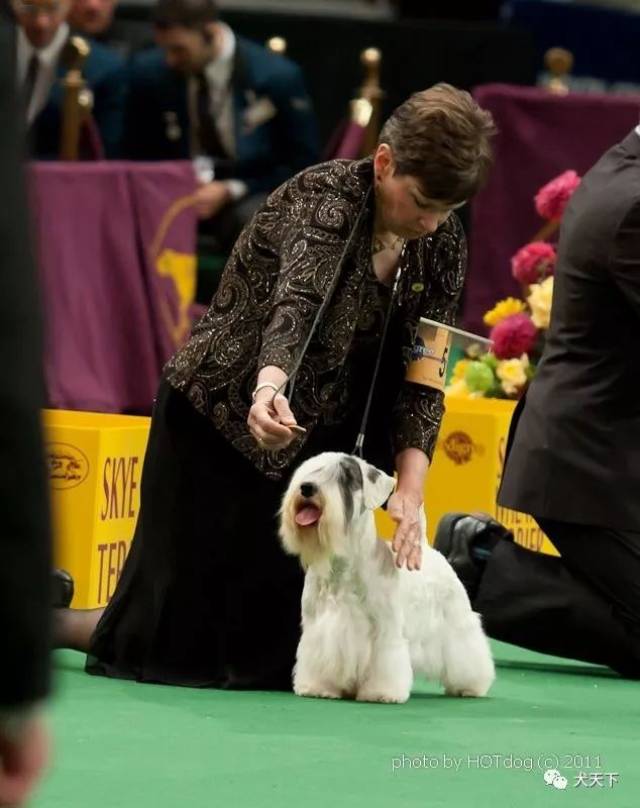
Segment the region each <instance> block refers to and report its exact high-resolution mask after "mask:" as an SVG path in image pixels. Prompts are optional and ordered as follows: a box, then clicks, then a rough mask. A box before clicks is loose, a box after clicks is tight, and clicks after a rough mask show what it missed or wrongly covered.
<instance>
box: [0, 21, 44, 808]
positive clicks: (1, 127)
mask: <svg viewBox="0 0 640 808" xmlns="http://www.w3.org/2000/svg"><path fill="white" fill-rule="evenodd" d="M11 54H12V49H11V32H10V30H9V28H8V27H7V26H6V24H5V23H4V22H0V188H2V192H3V195H4V200H3V205H2V206H1V207H0V324H1V325H0V363H1V365H2V368H3V371H4V373H3V381H2V385H1V387H0V454H1V462H0V469H2V471H0V637H2V664H1V665H0V805H12V806H18V805H23V804H24V803H25V801H26V800H27V799H28V798H29V796H30V794H31V792H32V790H33V789H34V787H35V785H36V784H37V782H38V780H39V779H40V777H41V776H42V772H43V770H44V768H45V766H46V764H47V761H48V757H49V739H48V732H47V729H46V725H45V720H44V718H43V714H42V712H43V705H44V702H45V700H46V698H47V696H48V695H49V687H50V685H49V675H50V674H49V654H50V650H49V649H50V630H49V621H50V611H49V610H50V605H49V601H50V563H51V562H50V537H49V509H48V495H47V487H46V478H45V470H44V462H43V446H42V436H41V427H40V406H41V404H42V397H43V396H42V392H43V386H42V375H41V355H40V350H41V345H40V340H41V332H40V320H39V316H38V301H37V299H36V294H35V289H36V285H37V280H36V274H35V271H34V266H33V262H32V257H31V254H30V250H29V244H30V239H29V233H28V225H27V210H26V200H25V191H24V184H23V176H22V169H21V162H22V159H21V158H22V148H21V134H22V133H21V132H20V131H19V129H20V127H19V123H18V122H19V115H18V112H17V109H18V105H17V103H15V101H16V97H15V96H16V93H15V75H14V69H13V63H12V59H11Z"/></svg>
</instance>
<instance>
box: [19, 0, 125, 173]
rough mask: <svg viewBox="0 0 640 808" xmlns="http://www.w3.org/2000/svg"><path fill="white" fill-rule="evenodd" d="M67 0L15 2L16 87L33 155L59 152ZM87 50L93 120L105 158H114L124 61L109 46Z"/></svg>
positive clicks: (121, 109) (118, 137)
mask: <svg viewBox="0 0 640 808" xmlns="http://www.w3.org/2000/svg"><path fill="white" fill-rule="evenodd" d="M69 5H70V0H28V1H27V0H13V3H12V7H13V12H14V16H15V21H16V24H17V29H16V37H15V55H16V67H17V77H18V85H19V87H20V90H21V92H22V97H23V101H24V105H25V107H26V115H27V125H28V135H29V143H30V153H31V156H32V157H34V158H36V159H56V158H57V157H58V155H59V152H60V133H61V124H62V102H63V96H64V90H63V86H62V79H63V78H64V76H65V74H66V72H67V69H68V65H67V53H68V51H67V47H68V39H69V36H70V29H69V26H68V24H67V22H66V17H67V14H68V12H69ZM88 44H89V46H90V48H91V51H90V53H89V56H88V58H87V60H86V62H85V63H84V67H83V70H82V73H83V76H84V78H85V80H86V82H87V86H88V88H89V90H90V91H91V93H92V96H93V118H94V120H95V123H96V126H97V128H98V131H99V133H100V137H101V140H102V145H103V147H104V151H105V156H107V157H117V156H118V155H119V152H120V147H121V141H122V128H123V121H124V107H125V102H126V86H127V85H126V75H125V69H124V62H123V60H122V59H121V58H120V57H119V56H118V55H117V54H116V53H114V52H112V51H110V50H109V49H108V48H105V47H103V46H102V45H98V44H97V43H94V42H91V41H90V40H89V41H88Z"/></svg>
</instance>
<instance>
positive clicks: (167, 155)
mask: <svg viewBox="0 0 640 808" xmlns="http://www.w3.org/2000/svg"><path fill="white" fill-rule="evenodd" d="M154 24H155V33H156V40H157V42H158V45H159V46H160V47H159V48H158V49H154V50H151V51H146V52H143V53H140V54H138V55H137V56H136V57H134V59H133V62H132V65H131V75H130V81H131V91H130V97H129V106H128V114H127V122H126V152H127V156H128V157H130V158H131V159H136V160H177V159H194V160H196V165H197V166H198V167H199V174H200V178H201V180H202V183H201V186H200V188H199V191H198V197H199V199H198V212H199V215H200V217H201V218H202V219H203V220H205V221H206V223H207V224H206V227H207V229H208V230H209V232H211V233H212V234H215V235H216V236H217V237H218V239H219V240H220V246H221V247H222V248H223V249H228V248H229V247H230V246H231V245H232V243H233V241H234V240H235V237H236V236H237V235H238V232H239V230H240V229H241V227H242V226H243V225H244V223H246V221H247V220H248V219H249V218H250V217H251V215H252V214H253V212H254V211H255V210H256V209H257V207H258V206H259V205H260V203H261V202H262V201H263V200H264V196H265V194H267V193H269V192H270V191H272V190H273V189H274V188H275V187H277V186H278V185H279V184H280V183H282V182H284V180H286V179H287V178H288V177H290V176H291V175H293V174H294V173H296V172H297V171H299V170H301V169H302V168H304V167H306V166H308V165H310V164H312V163H314V162H316V161H317V159H318V138H317V132H316V121H315V116H314V113H313V110H312V106H311V102H310V100H309V97H308V95H307V92H306V89H305V86H304V81H303V78H302V74H301V71H300V69H299V68H298V67H297V65H295V64H294V63H293V62H291V61H289V60H288V59H285V58H284V57H282V56H279V55H276V54H274V53H271V52H270V51H269V50H267V49H266V48H263V47H262V46H260V45H257V44H255V43H253V42H251V41H249V40H246V39H243V38H242V37H239V36H236V35H235V34H234V32H233V31H232V30H231V28H229V26H227V25H226V24H224V23H223V22H221V21H220V20H219V19H218V13H217V8H216V5H215V2H214V0H159V3H158V5H157V6H156V9H155V13H154Z"/></svg>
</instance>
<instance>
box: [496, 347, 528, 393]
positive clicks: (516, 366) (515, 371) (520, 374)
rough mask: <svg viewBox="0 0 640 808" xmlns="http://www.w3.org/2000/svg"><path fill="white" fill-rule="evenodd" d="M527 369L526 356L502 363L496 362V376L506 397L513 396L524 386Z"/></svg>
mask: <svg viewBox="0 0 640 808" xmlns="http://www.w3.org/2000/svg"><path fill="white" fill-rule="evenodd" d="M528 367H529V357H528V356H527V355H526V354H522V356H521V357H520V359H503V360H502V362H498V367H497V368H496V376H497V377H498V378H499V379H500V383H501V385H502V389H503V390H504V392H505V393H506V394H507V395H508V396H514V395H515V394H516V393H517V392H518V391H519V390H521V389H522V388H523V387H524V386H525V384H526V383H527V368H528Z"/></svg>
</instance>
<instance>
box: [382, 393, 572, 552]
mask: <svg viewBox="0 0 640 808" xmlns="http://www.w3.org/2000/svg"><path fill="white" fill-rule="evenodd" d="M514 409H515V403H514V402H513V401H503V400H499V399H487V398H480V399H460V398H447V399H446V413H445V416H444V418H443V421H442V427H441V429H440V435H439V437H438V443H437V445H436V451H435V453H434V457H433V463H432V465H431V468H430V470H429V474H428V478H427V483H426V486H425V493H424V497H425V499H424V501H425V506H426V510H427V522H428V525H429V540H430V541H433V537H434V534H435V530H436V527H437V525H438V523H439V521H440V519H441V518H442V517H443V516H444V515H445V514H446V513H449V512H452V511H459V512H461V513H471V512H473V511H483V512H484V513H488V514H490V515H491V516H494V517H495V518H496V519H497V520H498V521H499V522H500V523H501V524H503V525H505V527H507V528H508V529H509V530H511V531H512V532H513V534H514V537H515V540H516V541H517V542H518V543H519V544H521V545H523V546H524V547H526V548H527V549H529V550H534V551H536V552H543V553H548V554H550V555H558V552H557V550H556V549H555V547H554V546H553V545H552V544H551V542H550V541H549V539H548V538H547V536H545V535H544V533H543V532H542V531H541V530H540V528H539V527H538V524H537V523H536V522H535V520H534V519H532V518H531V517H530V516H528V515H526V514H522V513H518V512H517V511H511V510H509V509H507V508H502V507H499V506H498V505H497V503H496V495H497V493H498V488H499V486H500V480H501V479H502V468H503V465H504V456H505V447H506V442H507V436H508V432H509V424H510V422H511V416H512V415H513V411H514ZM376 518H377V523H378V530H379V531H380V535H381V536H383V537H384V538H387V539H388V538H391V537H392V536H393V532H394V529H395V524H394V523H393V522H392V520H391V519H390V518H389V516H388V515H387V514H386V513H385V512H384V511H378V513H377V514H376Z"/></svg>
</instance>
